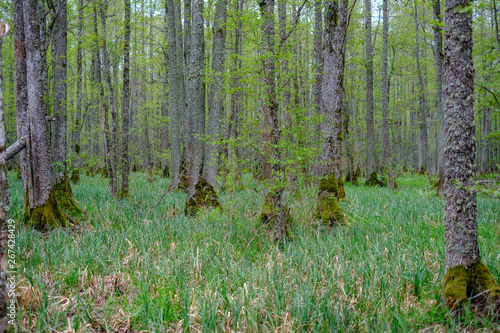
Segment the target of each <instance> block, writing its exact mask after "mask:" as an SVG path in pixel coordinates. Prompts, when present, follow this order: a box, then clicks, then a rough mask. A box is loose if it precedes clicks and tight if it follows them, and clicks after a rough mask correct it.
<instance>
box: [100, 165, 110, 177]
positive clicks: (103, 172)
mask: <svg viewBox="0 0 500 333" xmlns="http://www.w3.org/2000/svg"><path fill="white" fill-rule="evenodd" d="M101 177H102V178H108V177H109V175H108V168H106V167H104V168H102V169H101Z"/></svg>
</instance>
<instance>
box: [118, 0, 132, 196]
mask: <svg viewBox="0 0 500 333" xmlns="http://www.w3.org/2000/svg"><path fill="white" fill-rule="evenodd" d="M124 4H125V45H124V46H123V111H122V131H123V134H122V186H121V190H120V197H121V198H126V197H128V175H129V172H130V159H129V156H128V154H129V150H128V141H129V127H130V125H129V118H130V111H129V105H130V73H129V72H130V0H125V3H124Z"/></svg>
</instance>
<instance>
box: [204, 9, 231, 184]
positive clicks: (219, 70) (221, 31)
mask: <svg viewBox="0 0 500 333" xmlns="http://www.w3.org/2000/svg"><path fill="white" fill-rule="evenodd" d="M226 21H227V0H219V2H218V3H217V6H216V13H215V19H214V39H213V48H212V72H213V75H214V78H213V81H212V84H211V89H210V96H209V109H208V128H207V131H208V133H207V134H208V137H209V138H210V140H212V141H215V140H218V138H219V122H220V119H221V118H222V115H223V114H224V96H223V94H224V92H223V90H222V83H223V71H224V58H225V49H226ZM217 147H218V146H217V145H215V144H212V143H210V142H209V143H208V144H207V146H206V151H205V160H204V166H203V176H204V177H205V179H206V180H207V182H208V183H209V184H210V185H212V187H213V188H214V189H217V181H216V180H215V176H216V175H217V170H218V156H217V155H218V154H217V152H218V149H217Z"/></svg>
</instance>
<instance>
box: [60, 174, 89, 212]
mask: <svg viewBox="0 0 500 333" xmlns="http://www.w3.org/2000/svg"><path fill="white" fill-rule="evenodd" d="M54 190H55V193H56V198H57V202H58V204H59V206H60V207H61V209H62V210H64V212H66V214H68V215H70V216H76V215H79V214H81V213H83V211H82V209H81V208H80V207H79V206H78V204H77V203H76V201H75V199H74V198H73V191H71V186H70V185H69V182H68V179H67V178H66V177H64V180H63V181H62V182H61V183H59V184H57V185H55V186H54Z"/></svg>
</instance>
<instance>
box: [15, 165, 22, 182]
mask: <svg viewBox="0 0 500 333" xmlns="http://www.w3.org/2000/svg"><path fill="white" fill-rule="evenodd" d="M16 174H17V179H21V167H19V165H18V166H17V168H16Z"/></svg>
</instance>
